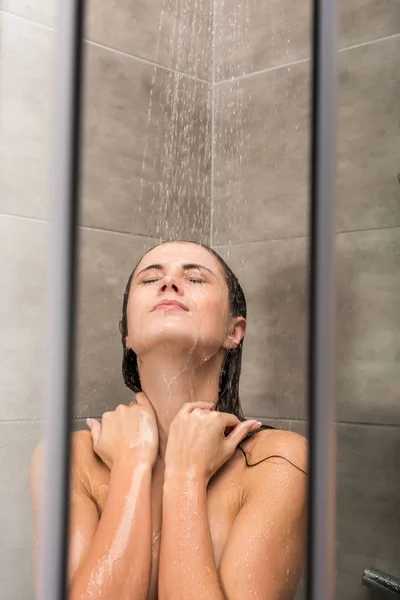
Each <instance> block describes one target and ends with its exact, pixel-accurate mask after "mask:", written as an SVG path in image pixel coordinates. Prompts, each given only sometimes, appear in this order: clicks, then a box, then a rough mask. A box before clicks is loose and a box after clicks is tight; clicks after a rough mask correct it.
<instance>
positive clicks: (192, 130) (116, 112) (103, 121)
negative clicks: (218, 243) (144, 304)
mask: <svg viewBox="0 0 400 600" xmlns="http://www.w3.org/2000/svg"><path fill="white" fill-rule="evenodd" d="M85 88H86V89H85V113H84V116H85V126H84V136H83V140H84V156H83V182H82V184H83V185H82V193H83V207H82V223H83V224H85V225H90V226H94V227H99V228H104V229H112V230H117V231H127V232H130V233H134V234H136V233H139V234H141V235H149V236H153V237H163V238H166V237H173V238H177V237H190V238H191V239H196V240H203V241H204V240H207V239H208V238H209V221H210V155H211V147H210V142H211V138H210V125H211V121H210V110H209V85H208V84H206V83H201V82H198V81H195V80H193V79H190V78H188V77H187V76H185V75H179V74H176V73H172V72H168V71H165V70H164V69H158V68H155V67H152V66H151V65H148V64H146V63H143V62H141V61H138V60H135V59H133V58H130V57H127V56H124V55H121V54H118V53H116V52H112V51H109V50H107V49H104V48H100V47H97V46H93V45H91V44H89V45H88V46H87V64H86V76H85Z"/></svg>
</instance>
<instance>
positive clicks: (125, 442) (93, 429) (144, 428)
mask: <svg viewBox="0 0 400 600" xmlns="http://www.w3.org/2000/svg"><path fill="white" fill-rule="evenodd" d="M87 424H88V427H89V428H90V433H91V436H92V440H93V449H94V451H95V452H96V454H97V455H98V456H99V457H100V458H101V460H102V461H103V462H104V463H105V464H106V465H107V466H108V468H109V469H111V468H112V466H113V464H114V463H115V462H116V461H123V462H124V461H126V460H129V459H130V458H131V457H137V458H138V460H140V461H141V462H143V461H145V462H146V461H148V462H149V464H151V466H153V465H154V463H155V461H156V458H157V452H158V427H157V422H156V417H155V413H154V409H153V407H152V405H151V404H150V402H149V400H148V398H147V396H146V395H145V394H144V393H143V392H140V393H139V394H137V396H136V400H133V401H132V402H131V403H130V404H129V406H126V405H125V404H119V405H118V406H117V408H116V409H115V410H114V411H109V412H105V413H104V414H103V417H102V421H101V423H100V422H99V421H97V420H96V419H88V420H87Z"/></svg>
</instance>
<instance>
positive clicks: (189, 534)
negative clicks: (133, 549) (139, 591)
mask: <svg viewBox="0 0 400 600" xmlns="http://www.w3.org/2000/svg"><path fill="white" fill-rule="evenodd" d="M162 515H163V516H162V537H161V547H160V571H159V598H160V600H178V599H179V600H192V599H193V600H224V598H225V597H224V595H223V594H222V591H221V588H220V586H219V582H218V576H217V571H216V568H215V559H214V549H213V544H212V538H211V532H210V526H209V523H208V515H207V481H206V480H205V479H202V478H200V477H198V476H191V475H190V473H181V474H177V473H174V474H171V475H169V474H168V472H167V471H166V473H165V480H164V488H163V511H162Z"/></svg>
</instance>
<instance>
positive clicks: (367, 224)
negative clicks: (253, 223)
mask: <svg viewBox="0 0 400 600" xmlns="http://www.w3.org/2000/svg"><path fill="white" fill-rule="evenodd" d="M399 8H400V7H399ZM399 54H400V36H399V37H397V38H394V39H390V40H385V41H383V42H380V43H376V44H371V45H369V46H362V47H360V48H355V49H353V50H348V51H346V52H341V53H340V54H339V58H340V62H339V64H340V79H339V82H340V87H339V93H338V101H339V105H340V106H339V135H338V165H337V194H336V198H337V209H336V210H337V230H339V231H346V230H359V229H367V228H368V229H369V228H371V229H372V228H380V227H393V226H395V225H399V224H400V202H399V195H400V185H399V181H398V173H399V171H400V167H399V165H400V149H399V144H398V138H399V123H400V107H399V102H398V98H399V95H400V75H399V70H398V64H397V58H396V57H397V56H398V55H399Z"/></svg>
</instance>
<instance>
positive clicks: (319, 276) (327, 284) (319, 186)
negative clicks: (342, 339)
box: [307, 0, 337, 600]
mask: <svg viewBox="0 0 400 600" xmlns="http://www.w3.org/2000/svg"><path fill="white" fill-rule="evenodd" d="M336 19H337V13H336V0H314V22H313V81H312V146H311V218H310V229H311V242H310V263H309V264H310V270H309V273H310V277H309V291H310V303H309V309H310V313H309V328H310V329H309V332H310V333H309V354H308V385H309V389H308V397H309V443H310V446H309V447H310V455H309V459H310V460H309V465H310V478H309V496H308V497H309V515H308V560H307V567H308V571H307V600H322V599H323V600H333V598H334V594H335V572H336V560H335V523H336V503H335V480H336V477H335V474H336V439H335V410H334V408H335V407H334V402H335V397H334V363H335V354H334V337H335V331H334V323H335V283H334V282H335V276H334V240H335V212H334V183H335V154H336V152H335V147H336V143H335V142H336V140H335V138H336V136H335V129H336V116H337V115H336V87H337V68H336V54H337V45H336V44H337V39H336V34H337V31H336V29H337V25H336Z"/></svg>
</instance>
